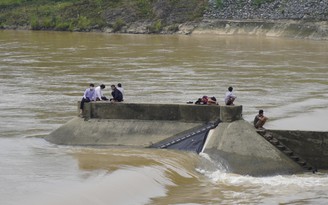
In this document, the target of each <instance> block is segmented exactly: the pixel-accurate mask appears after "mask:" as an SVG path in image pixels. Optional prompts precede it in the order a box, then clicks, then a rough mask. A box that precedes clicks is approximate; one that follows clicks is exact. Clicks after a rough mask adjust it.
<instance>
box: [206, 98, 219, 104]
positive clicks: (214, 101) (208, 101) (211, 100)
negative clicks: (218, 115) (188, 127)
mask: <svg viewBox="0 0 328 205" xmlns="http://www.w3.org/2000/svg"><path fill="white" fill-rule="evenodd" d="M207 104H208V105H219V103H218V102H217V101H216V98H215V97H214V96H213V97H210V98H209V99H208V100H207Z"/></svg>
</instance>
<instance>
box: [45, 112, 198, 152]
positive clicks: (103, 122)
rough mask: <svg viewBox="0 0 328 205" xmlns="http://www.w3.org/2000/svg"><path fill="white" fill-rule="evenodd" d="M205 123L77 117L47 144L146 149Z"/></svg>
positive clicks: (47, 138)
mask: <svg viewBox="0 0 328 205" xmlns="http://www.w3.org/2000/svg"><path fill="white" fill-rule="evenodd" d="M200 125H202V123H187V122H175V121H151V120H135V119H125V120H122V119H90V120H87V121H86V120H84V119H83V118H79V117H75V118H73V119H72V120H70V121H69V122H67V123H66V124H65V125H63V126H61V127H60V128H58V129H56V130H54V131H53V132H52V133H50V134H49V135H48V136H47V137H46V140H48V141H49V142H52V143H55V144H60V145H98V146H118V145H124V146H135V147H147V146H150V145H151V144H153V143H156V142H159V141H161V140H164V139H166V138H169V137H171V136H173V135H177V134H179V133H181V132H183V131H186V130H189V129H192V128H194V127H198V126H200Z"/></svg>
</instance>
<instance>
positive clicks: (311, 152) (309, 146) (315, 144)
mask: <svg viewBox="0 0 328 205" xmlns="http://www.w3.org/2000/svg"><path fill="white" fill-rule="evenodd" d="M269 131H270V132H271V133H273V134H274V137H275V138H277V139H278V140H279V141H281V142H282V143H283V144H284V145H286V146H288V147H289V148H290V149H292V150H293V151H294V152H295V153H296V154H297V155H299V156H302V158H303V159H305V160H306V161H308V162H311V164H312V165H314V166H315V167H317V168H318V169H328V132H314V131H299V130H298V131H297V130H294V131H289V130H269Z"/></svg>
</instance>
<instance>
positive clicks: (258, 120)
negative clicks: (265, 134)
mask: <svg viewBox="0 0 328 205" xmlns="http://www.w3.org/2000/svg"><path fill="white" fill-rule="evenodd" d="M267 120H268V118H267V117H265V116H264V115H263V110H259V114H257V115H256V116H255V118H254V122H253V123H254V127H255V128H256V129H264V128H263V125H264V124H265V122H266V121H267Z"/></svg>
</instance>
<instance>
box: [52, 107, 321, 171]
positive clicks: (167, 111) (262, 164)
mask: <svg viewBox="0 0 328 205" xmlns="http://www.w3.org/2000/svg"><path fill="white" fill-rule="evenodd" d="M217 123H219V124H218V126H217V127H215V126H216V125H217ZM208 124H212V127H210V129H212V128H213V124H214V125H215V126H214V127H215V128H214V129H212V130H211V131H210V132H209V133H210V134H209V135H208V136H207V138H206V136H205V138H204V139H205V140H206V141H205V144H204V143H203V142H202V140H201V141H198V144H199V143H200V144H201V146H203V152H205V153H207V154H209V155H210V157H211V158H212V159H213V160H217V161H220V163H221V162H225V163H226V167H228V168H229V169H230V171H231V172H234V173H238V174H248V175H255V176H259V175H260V176H262V175H272V174H287V173H295V172H300V171H302V168H301V167H300V166H299V165H298V164H297V163H295V162H294V161H293V160H291V159H290V158H289V157H288V156H286V155H285V154H283V153H282V152H281V151H280V150H279V149H277V148H276V147H274V146H273V145H272V144H270V143H269V142H268V141H267V140H266V139H264V138H263V137H262V136H261V135H259V134H258V133H257V132H256V130H255V129H254V128H253V126H252V125H251V124H249V123H248V122H246V121H244V120H243V119H242V106H216V105H210V106H208V105H187V104H185V105H181V104H131V103H107V102H92V103H86V104H85V109H84V118H79V117H76V118H73V119H72V120H70V121H69V122H68V123H66V124H65V125H63V126H62V127H60V128H58V129H57V130H55V131H53V132H52V133H50V135H49V136H48V137H47V138H46V139H47V140H48V141H50V142H52V143H56V144H64V145H99V146H104V145H108V146H119V145H123V146H137V147H156V146H155V145H158V146H157V147H159V148H164V147H165V148H168V147H169V146H170V144H174V146H173V147H175V148H176V147H178V146H177V143H178V142H180V141H182V140H185V139H187V138H188V137H189V136H196V134H197V133H196V134H193V133H194V132H195V131H196V132H197V129H200V128H201V127H202V129H204V125H205V127H206V126H207V125H208ZM202 132H203V133H205V134H206V135H207V133H208V132H207V131H206V129H205V130H203V131H202ZM190 133H191V134H190ZM281 135H283V134H281ZM172 140H173V141H172ZM189 140H190V141H184V145H183V146H186V144H188V143H189V142H190V144H191V143H193V142H195V140H194V139H191V138H190V139H189ZM161 142H164V143H167V146H166V145H163V144H162V145H161ZM152 145H154V146H152ZM197 146H198V145H197ZM295 146H296V145H295ZM197 150H198V149H197ZM301 152H302V151H301V150H300V155H301V154H302V153H301ZM323 152H324V150H322V152H321V154H322V153H323ZM311 153H312V152H311ZM312 154H314V152H313V153H312ZM325 154H326V153H325ZM310 155H311V154H310ZM310 155H309V156H310ZM311 156H312V155H311ZM307 159H308V160H309V161H310V160H312V159H316V158H315V157H312V158H311V157H308V158H307ZM311 163H312V164H319V163H313V162H311ZM318 168H319V167H318Z"/></svg>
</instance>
